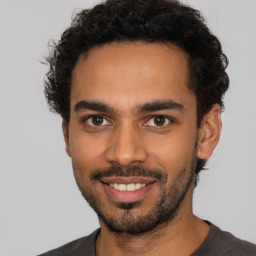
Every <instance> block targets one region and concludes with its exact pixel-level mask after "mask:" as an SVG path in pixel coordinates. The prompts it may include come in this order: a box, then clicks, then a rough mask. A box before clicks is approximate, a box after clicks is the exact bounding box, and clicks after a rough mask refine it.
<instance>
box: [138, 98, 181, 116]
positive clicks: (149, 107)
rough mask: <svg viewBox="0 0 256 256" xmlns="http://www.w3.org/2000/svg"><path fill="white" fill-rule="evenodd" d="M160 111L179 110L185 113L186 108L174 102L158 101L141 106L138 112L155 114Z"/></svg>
mask: <svg viewBox="0 0 256 256" xmlns="http://www.w3.org/2000/svg"><path fill="white" fill-rule="evenodd" d="M159 110H179V111H181V112H183V111H184V106H183V105H182V104H180V103H177V102H175V101H173V100H158V101H154V102H150V103H146V104H143V105H141V106H139V107H138V108H137V110H136V112H138V113H140V112H154V111H159Z"/></svg>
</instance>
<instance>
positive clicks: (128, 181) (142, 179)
mask: <svg viewBox="0 0 256 256" xmlns="http://www.w3.org/2000/svg"><path fill="white" fill-rule="evenodd" d="M100 181H101V182H104V183H108V184H109V183H118V184H131V183H141V184H150V183H153V182H155V181H156V179H153V178H148V177H138V176H134V177H115V176H113V177H105V178H102V179H101V180H100Z"/></svg>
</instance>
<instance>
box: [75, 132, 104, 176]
mask: <svg viewBox="0 0 256 256" xmlns="http://www.w3.org/2000/svg"><path fill="white" fill-rule="evenodd" d="M104 148H105V147H104V143H103V141H102V140H99V139H95V138H93V137H91V136H86V135H85V134H84V133H83V134H82V133H81V134H79V132H77V133H75V135H74V136H72V134H71V136H70V150H71V158H72V165H73V170H74V173H75V175H76V177H80V178H82V179H83V178H84V177H87V176H89V173H90V171H91V170H93V169H97V168H101V167H102V166H104V165H103V164H104V163H103V157H102V155H103V152H104Z"/></svg>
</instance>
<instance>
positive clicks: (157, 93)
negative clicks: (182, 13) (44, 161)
mask: <svg viewBox="0 0 256 256" xmlns="http://www.w3.org/2000/svg"><path fill="white" fill-rule="evenodd" d="M188 76H189V75H188V63H187V57H186V54H185V53H184V52H183V51H182V50H180V49H179V48H178V47H176V46H173V45H164V44H160V43H159V44H158V43H153V44H147V43H143V42H136V43H134V42H133V43H132V42H130V43H129V42H121V43H111V44H106V45H103V46H100V47H96V48H94V49H92V50H90V51H89V53H87V54H86V55H82V56H80V58H79V60H78V62H77V64H76V66H75V68H74V70H73V75H72V86H71V98H70V101H71V113H70V114H71V115H70V122H69V124H68V125H67V126H65V125H64V133H65V130H68V137H66V143H67V152H68V154H69V155H70V156H71V158H72V164H73V169H74V175H75V178H76V181H77V184H78V186H79V188H80V190H81V192H82V194H83V195H84V197H85V198H86V199H87V200H88V202H89V203H90V205H91V206H92V207H93V208H94V209H95V211H96V212H97V213H98V215H99V217H100V220H101V221H103V223H104V224H105V225H107V227H108V228H109V229H110V230H112V231H116V232H127V233H141V232H145V231H148V230H151V229H153V228H155V227H156V226H157V225H158V224H160V223H162V222H166V221H170V220H172V219H173V218H174V217H175V215H176V214H177V213H179V212H180V211H182V209H183V210H184V211H185V209H186V210H188V209H189V207H190V205H191V197H192V187H193V177H194V168H195V164H196V143H197V127H196V118H197V117H196V99H195V96H194V94H192V93H191V91H189V90H188V86H187V85H188Z"/></svg>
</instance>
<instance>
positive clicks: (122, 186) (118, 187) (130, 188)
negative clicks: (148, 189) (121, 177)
mask: <svg viewBox="0 0 256 256" xmlns="http://www.w3.org/2000/svg"><path fill="white" fill-rule="evenodd" d="M109 186H110V187H111V188H114V189H116V190H119V191H135V190H137V189H140V188H143V187H145V186H146V184H145V183H136V184H135V183H130V184H118V183H109Z"/></svg>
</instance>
